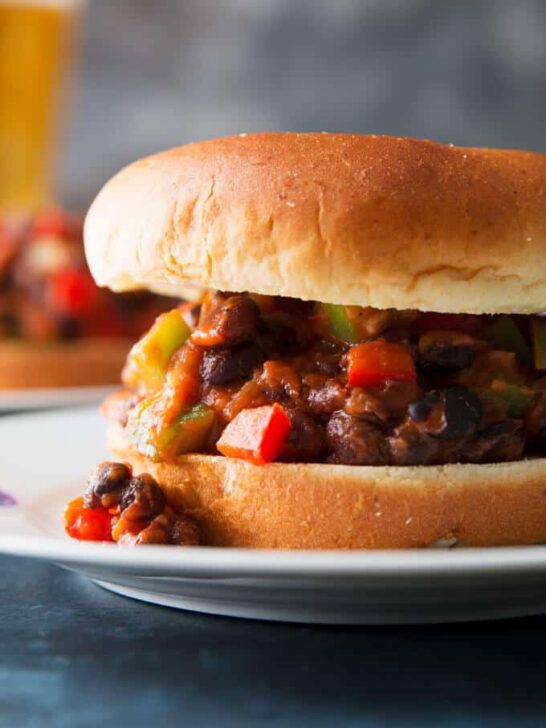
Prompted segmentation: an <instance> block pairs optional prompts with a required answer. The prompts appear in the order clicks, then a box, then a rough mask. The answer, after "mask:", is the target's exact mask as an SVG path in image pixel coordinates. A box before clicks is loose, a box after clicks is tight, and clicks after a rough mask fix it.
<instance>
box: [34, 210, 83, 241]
mask: <svg viewBox="0 0 546 728" xmlns="http://www.w3.org/2000/svg"><path fill="white" fill-rule="evenodd" d="M81 228H82V222H81V218H80V216H79V215H74V214H70V213H68V212H65V211H64V210H61V209H59V208H55V207H54V208H51V209H48V210H43V211H42V212H41V213H39V214H38V215H37V216H36V217H35V219H34V221H33V223H32V229H31V237H33V238H39V237H46V236H51V237H55V238H63V239H65V240H79V239H80V238H81Z"/></svg>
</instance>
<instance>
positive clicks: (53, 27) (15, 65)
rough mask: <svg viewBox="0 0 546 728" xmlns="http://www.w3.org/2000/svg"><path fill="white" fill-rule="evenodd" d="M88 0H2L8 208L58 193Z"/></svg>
mask: <svg viewBox="0 0 546 728" xmlns="http://www.w3.org/2000/svg"><path fill="white" fill-rule="evenodd" d="M81 5H82V2H81V0H0V212H30V211H33V210H36V209H39V208H41V207H43V206H44V205H48V204H51V203H52V202H54V201H55V192H56V175H57V171H58V170H57V161H58V159H57V157H58V143H59V134H60V128H61V127H62V123H63V120H64V115H65V110H64V109H63V99H64V92H65V90H66V86H67V83H66V82H67V80H68V78H69V75H70V71H71V68H72V66H73V62H74V46H75V42H74V40H75V37H74V36H75V28H76V21H77V19H78V17H79V12H78V11H79V9H80V7H81Z"/></svg>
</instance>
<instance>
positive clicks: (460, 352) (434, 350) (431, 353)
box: [418, 331, 474, 371]
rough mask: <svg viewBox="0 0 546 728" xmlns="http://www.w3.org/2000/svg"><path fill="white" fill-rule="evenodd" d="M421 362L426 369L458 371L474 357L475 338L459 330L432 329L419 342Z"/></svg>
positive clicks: (466, 365) (464, 367)
mask: <svg viewBox="0 0 546 728" xmlns="http://www.w3.org/2000/svg"><path fill="white" fill-rule="evenodd" d="M418 352H419V363H420V364H421V365H422V366H423V367H425V368H426V369H445V370H449V371H458V370H460V369H466V367H469V366H470V365H471V364H472V361H473V359H474V340H473V339H472V338H471V337H470V336H468V335H467V334H462V333H459V332H457V331H431V332H428V333H426V334H423V335H422V336H421V338H420V339H419V344H418Z"/></svg>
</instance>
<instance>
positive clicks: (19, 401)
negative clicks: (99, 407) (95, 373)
mask: <svg viewBox="0 0 546 728" xmlns="http://www.w3.org/2000/svg"><path fill="white" fill-rule="evenodd" d="M114 389H115V387H47V388H44V389H0V413H2V412H13V411H23V410H38V409H51V408H53V407H73V406H77V405H84V404H91V403H93V402H101V401H102V400H103V399H104V398H105V397H106V395H107V394H110V392H113V391H114Z"/></svg>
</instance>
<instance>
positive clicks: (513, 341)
mask: <svg viewBox="0 0 546 728" xmlns="http://www.w3.org/2000/svg"><path fill="white" fill-rule="evenodd" d="M485 338H486V340H487V342H488V343H489V345H490V346H491V347H493V349H500V350H502V351H513V352H514V354H515V355H516V356H517V357H518V359H519V360H520V361H523V362H527V361H530V359H531V350H530V348H529V344H528V343H527V341H526V340H525V337H524V336H523V334H522V333H521V331H520V330H519V328H518V326H517V324H516V323H515V322H514V319H513V318H512V317H511V316H507V315H502V316H498V317H497V318H496V319H495V321H493V323H491V324H489V326H488V327H487V328H486V330H485Z"/></svg>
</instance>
